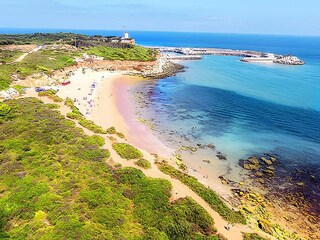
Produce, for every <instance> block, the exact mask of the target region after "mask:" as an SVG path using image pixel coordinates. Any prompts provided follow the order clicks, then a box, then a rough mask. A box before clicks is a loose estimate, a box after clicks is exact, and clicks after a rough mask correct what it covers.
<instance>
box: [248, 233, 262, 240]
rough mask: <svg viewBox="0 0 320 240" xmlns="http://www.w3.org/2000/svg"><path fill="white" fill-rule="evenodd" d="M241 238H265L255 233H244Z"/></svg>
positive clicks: (250, 239) (258, 239) (257, 239)
mask: <svg viewBox="0 0 320 240" xmlns="http://www.w3.org/2000/svg"><path fill="white" fill-rule="evenodd" d="M243 240H267V239H266V238H263V237H261V236H259V235H258V234H256V233H244V234H243Z"/></svg>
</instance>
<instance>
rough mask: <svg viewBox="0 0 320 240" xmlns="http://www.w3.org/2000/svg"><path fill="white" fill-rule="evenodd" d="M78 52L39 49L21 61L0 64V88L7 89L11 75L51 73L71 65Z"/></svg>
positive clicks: (22, 75) (24, 75)
mask: <svg viewBox="0 0 320 240" xmlns="http://www.w3.org/2000/svg"><path fill="white" fill-rule="evenodd" d="M78 54H79V53H77V52H70V51H65V50H40V51H38V52H34V53H31V54H29V55H28V56H27V57H26V58H24V59H23V60H22V61H21V62H18V63H15V64H2V65H0V90H4V89H7V88H8V87H9V86H10V83H11V82H12V79H11V77H12V75H14V74H16V75H17V76H18V77H20V78H26V77H28V76H30V75H33V74H37V73H44V74H47V75H51V74H52V72H53V71H54V70H59V69H62V68H64V67H67V66H71V65H73V64H74V63H75V62H74V60H73V58H74V57H75V56H77V55H78Z"/></svg>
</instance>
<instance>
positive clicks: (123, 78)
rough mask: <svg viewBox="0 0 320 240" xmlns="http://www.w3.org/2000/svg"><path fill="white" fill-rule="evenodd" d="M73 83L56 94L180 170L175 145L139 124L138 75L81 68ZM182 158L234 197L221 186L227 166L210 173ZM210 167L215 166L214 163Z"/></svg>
mask: <svg viewBox="0 0 320 240" xmlns="http://www.w3.org/2000/svg"><path fill="white" fill-rule="evenodd" d="M70 81H71V84H70V85H67V86H62V87H60V90H59V92H58V93H57V95H58V96H59V97H61V98H63V99H65V98H67V97H69V98H71V99H76V106H77V107H78V108H79V110H80V111H81V112H82V113H83V114H84V116H85V117H86V118H87V119H89V120H92V121H94V122H95V123H96V124H97V125H99V126H102V127H103V128H104V129H108V128H109V127H115V128H116V129H117V131H118V132H120V133H123V134H124V136H125V138H126V140H127V141H128V142H129V143H130V144H132V145H134V146H135V147H137V148H139V149H142V150H144V151H146V152H148V153H149V154H156V155H157V156H159V157H160V158H163V159H166V160H167V161H169V163H170V165H172V166H174V167H178V166H177V163H176V158H175V154H176V151H177V149H175V148H174V146H167V145H165V144H164V143H163V142H162V141H161V140H160V139H159V138H158V137H157V136H156V135H155V133H154V131H153V130H151V129H150V126H148V124H146V123H143V122H141V121H139V117H138V115H137V114H136V112H135V108H136V107H139V106H138V105H137V103H136V102H135V100H134V99H131V96H130V94H131V93H130V89H131V88H132V87H133V86H134V85H135V84H136V83H139V82H140V81H145V80H143V79H141V77H137V76H128V75H124V74H123V73H122V72H121V71H118V72H114V73H110V72H109V71H99V72H97V71H94V70H91V69H87V70H86V73H85V74H83V73H82V71H81V69H78V70H76V71H74V74H73V75H72V76H71V77H70ZM93 83H96V88H95V89H94V90H93V91H92V90H91V89H92V88H91V85H92V84H93ZM89 94H90V95H89ZM91 94H92V95H91ZM89 101H92V102H91V106H92V107H90V109H88V108H89V106H88V105H89V103H88V102H89ZM87 110H90V111H89V112H88V111H87ZM87 113H88V114H87ZM182 156H183V158H184V161H183V163H185V164H186V166H187V167H188V171H187V172H188V174H189V175H191V176H193V177H196V178H197V179H198V181H199V182H201V183H203V184H204V185H206V186H209V187H210V188H212V189H213V190H215V191H216V192H217V193H218V194H219V195H220V196H221V197H222V198H224V199H225V200H226V201H227V200H228V199H229V198H230V197H232V192H231V188H230V187H229V186H227V185H223V184H221V181H220V179H219V178H218V177H219V176H220V175H223V174H224V173H225V171H226V170H227V166H224V164H223V162H221V161H220V160H219V159H218V158H217V157H215V160H216V161H215V162H216V163H219V164H221V163H222V166H220V167H218V169H216V170H215V171H214V172H210V169H207V166H206V164H207V163H204V162H197V161H194V160H195V159H192V155H190V154H188V155H185V154H184V153H182ZM189 157H190V159H189ZM211 165H212V166H214V163H211ZM196 169H197V170H196Z"/></svg>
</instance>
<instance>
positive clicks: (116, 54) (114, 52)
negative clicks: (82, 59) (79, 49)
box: [87, 46, 156, 61]
mask: <svg viewBox="0 0 320 240" xmlns="http://www.w3.org/2000/svg"><path fill="white" fill-rule="evenodd" d="M87 53H88V54H89V55H95V56H99V57H103V58H104V59H105V60H129V61H155V60H156V52H155V51H154V50H152V49H149V48H145V47H140V46H129V47H128V48H111V47H104V46H97V47H92V48H90V49H89V50H88V51H87Z"/></svg>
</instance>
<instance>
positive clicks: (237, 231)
mask: <svg viewBox="0 0 320 240" xmlns="http://www.w3.org/2000/svg"><path fill="white" fill-rule="evenodd" d="M121 78H123V76H122V75H121V74H120V73H109V72H93V71H91V70H89V72H87V73H86V74H82V72H80V70H79V71H77V72H76V73H75V75H74V76H72V77H71V78H70V80H71V84H70V85H68V86H65V87H61V88H60V91H59V93H58V95H59V96H60V97H62V98H66V97H70V98H72V99H77V102H76V106H77V107H79V109H80V111H82V113H84V114H85V115H86V117H87V118H88V119H91V120H93V121H95V123H97V124H98V125H101V126H102V127H104V128H106V127H110V126H116V128H117V129H118V131H121V132H123V133H128V126H126V125H125V124H124V121H123V118H122V116H121V115H120V114H119V111H118V109H117V108H116V105H115V98H113V94H114V92H113V90H114V88H113V87H114V83H115V81H116V80H117V81H119V79H121ZM92 83H95V84H96V86H99V88H98V87H97V88H95V89H94V90H93V91H92V90H91V89H92V88H91V86H92ZM89 93H91V94H92V95H88V94H89ZM27 96H32V97H38V96H37V93H36V92H35V91H33V90H30V91H28V92H27ZM88 97H89V98H90V100H89V98H88ZM41 100H43V101H44V102H48V103H49V102H50V103H51V102H52V101H51V100H50V99H48V98H41ZM91 100H92V101H93V102H91V103H92V107H91V108H90V107H88V101H91ZM59 105H60V109H59V111H60V112H61V114H62V115H64V116H66V114H67V113H68V112H70V109H69V108H68V107H66V106H65V105H64V104H63V103H60V104H59ZM88 108H89V110H90V111H88ZM74 122H75V123H76V126H77V127H80V128H82V129H83V130H84V132H85V133H86V134H88V135H93V134H94V133H93V132H91V131H89V130H88V129H85V128H83V127H82V126H80V125H79V124H78V123H77V121H74ZM101 136H102V137H103V138H104V139H105V141H106V144H105V146H103V148H106V149H108V150H109V151H110V154H111V159H112V160H113V161H114V162H116V163H120V164H122V165H123V166H128V167H135V168H139V167H137V166H136V165H134V163H133V161H127V160H125V159H122V158H121V157H120V156H119V155H118V154H117V153H116V152H115V151H114V150H113V149H112V142H111V141H110V139H109V138H108V135H101ZM113 137H115V136H114V135H113ZM117 140H118V141H119V142H127V141H126V140H123V139H119V138H117ZM130 144H132V143H131V142H130ZM132 145H135V144H132ZM140 150H141V151H142V153H143V155H144V158H145V159H147V160H149V161H150V163H151V164H152V168H151V169H149V170H145V169H142V168H139V169H140V170H141V171H143V173H144V174H145V175H146V176H148V177H152V178H162V179H166V180H168V181H170V182H171V184H172V200H175V199H178V198H184V197H187V196H189V197H192V198H193V199H194V200H195V201H196V202H197V203H198V204H199V205H200V206H202V207H203V208H204V209H205V210H206V211H207V212H208V213H209V214H210V215H211V216H212V218H213V219H214V221H215V227H216V228H217V231H218V233H220V234H222V235H223V236H225V237H226V238H227V239H230V240H237V239H243V238H242V232H248V233H249V232H257V233H258V234H259V235H262V236H265V237H268V238H271V239H273V238H272V237H270V236H269V235H266V234H265V233H264V232H262V231H259V230H258V231H253V230H252V229H250V228H249V227H248V226H245V225H241V224H236V225H234V226H233V227H232V228H231V230H229V231H227V230H226V229H225V226H226V225H227V221H225V220H224V219H223V218H222V217H221V216H220V215H219V214H218V213H217V212H216V211H214V210H213V209H212V208H211V207H210V206H209V205H208V204H207V203H206V202H205V201H204V200H203V199H202V198H201V197H199V196H198V195H197V194H196V193H194V192H193V191H192V190H191V189H190V188H188V187H187V186H186V185H184V184H182V183H181V182H180V181H179V180H176V179H173V178H171V177H170V176H168V175H166V174H164V173H162V172H161V171H160V170H159V169H158V168H157V166H156V165H155V164H154V161H155V158H154V156H152V155H151V154H150V153H149V152H147V151H145V150H142V149H141V148H140Z"/></svg>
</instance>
